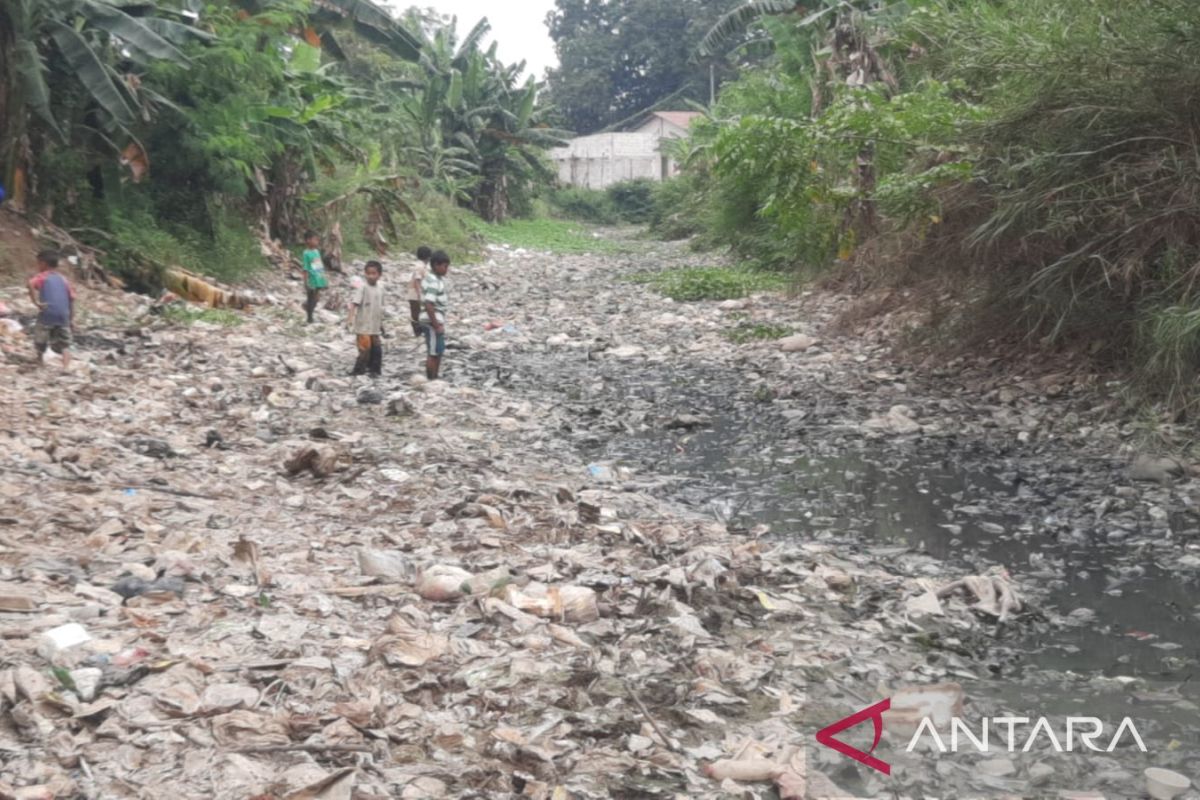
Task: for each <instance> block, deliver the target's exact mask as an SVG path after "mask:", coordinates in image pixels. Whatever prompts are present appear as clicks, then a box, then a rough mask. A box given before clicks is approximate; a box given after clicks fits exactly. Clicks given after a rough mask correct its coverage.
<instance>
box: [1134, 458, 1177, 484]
mask: <svg viewBox="0 0 1200 800" xmlns="http://www.w3.org/2000/svg"><path fill="white" fill-rule="evenodd" d="M1183 472H1184V469H1183V465H1182V464H1180V463H1179V462H1178V461H1176V460H1175V459H1173V458H1160V457H1157V456H1149V455H1141V456H1138V457H1137V458H1136V459H1134V461H1133V463H1132V464H1130V465H1129V478H1130V480H1134V481H1154V482H1157V483H1169V482H1170V481H1172V480H1174V479H1175V478H1180V477H1182V476H1183Z"/></svg>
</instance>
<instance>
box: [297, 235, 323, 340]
mask: <svg viewBox="0 0 1200 800" xmlns="http://www.w3.org/2000/svg"><path fill="white" fill-rule="evenodd" d="M303 259H304V289H305V301H304V312H305V314H306V315H307V316H308V324H309V325H311V324H312V322H313V312H315V311H316V310H317V306H318V305H319V304H320V302H321V292H323V291H324V290H325V289H327V288H328V287H329V279H328V278H327V277H325V262H324V260H323V259H322V258H321V237H320V236H317V234H316V233H314V232H313V231H307V232H305V234H304V255H303Z"/></svg>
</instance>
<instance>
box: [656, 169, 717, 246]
mask: <svg viewBox="0 0 1200 800" xmlns="http://www.w3.org/2000/svg"><path fill="white" fill-rule="evenodd" d="M706 190H707V187H706V185H705V181H704V179H703V178H702V177H701V176H699V175H695V174H685V175H681V176H679V177H676V178H671V179H670V180H667V181H663V182H662V183H660V184H659V185H658V187H657V188H656V189H655V190H654V206H653V209H652V212H651V215H650V232H651V233H653V234H654V235H655V236H657V237H658V238H660V239H664V240H666V241H669V242H672V241H677V240H679V239H689V238H691V237H692V236H695V235H697V234H699V233H701V232H702V231H704V230H705V227H706V226H705V218H706V216H707V212H708V208H707V201H708V195H707V193H706Z"/></svg>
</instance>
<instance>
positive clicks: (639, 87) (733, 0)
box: [547, 0, 739, 134]
mask: <svg viewBox="0 0 1200 800" xmlns="http://www.w3.org/2000/svg"><path fill="white" fill-rule="evenodd" d="M738 3H739V0H556V2H555V9H554V11H552V12H551V13H550V16H549V19H548V20H547V22H548V24H549V26H550V35H551V37H553V39H554V42H555V46H556V49H557V51H558V58H559V62H560V63H559V67H558V68H556V69H553V70H551V71H550V74H549V90H550V94H551V96H552V99H553V102H554V104H555V106H556V107H557V108H558V109H559V111H560V112H561V114H562V115H563V117H564V119H565V120H566V126H567V127H568V128H570V129H571V130H573V131H576V132H578V133H580V134H588V133H595V132H596V131H599V130H601V129H604V128H608V127H611V126H614V125H617V124H618V123H620V122H623V121H627V120H628V119H629V118H631V117H634V116H635V115H637V114H639V113H641V112H644V111H647V110H654V109H656V108H662V107H672V108H677V107H681V106H682V105H684V104H686V103H687V102H688V101H689V100H690V101H695V102H704V103H707V102H708V101H709V93H710V91H711V88H712V84H713V83H714V82H716V83H720V82H723V81H725V80H726V79H728V78H732V77H733V76H734V75H735V74H736V73H735V71H734V67H735V66H736V63H737V54H733V53H724V52H722V53H714V54H712V55H701V54H700V53H699V51H698V48H699V46H700V43H701V42H702V41H703V40H704V36H705V34H706V33H707V32H708V30H709V29H710V28H711V27H712V26H713V25H715V24H716V23H717V22H718V21H719V20H720V19H721V17H722V15H723V14H724V13H725V12H726V11H729V10H730V9H732V8H734V7H735V6H737V5H738Z"/></svg>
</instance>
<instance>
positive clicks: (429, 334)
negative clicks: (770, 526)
mask: <svg viewBox="0 0 1200 800" xmlns="http://www.w3.org/2000/svg"><path fill="white" fill-rule="evenodd" d="M449 271H450V256H448V255H446V254H445V253H444V252H443V251H441V250H438V251H437V252H436V253H434V254H433V255H432V256H430V257H429V274H428V275H426V276H425V280H424V281H422V282H421V299H422V301H423V302H424V303H425V313H426V315H427V316H428V317H429V321H428V322H427V323H425V325H424V332H425V344H426V348H427V350H428V358H427V359H426V361H425V377H426V378H428V379H429V380H431V381H436V380H437V379H438V377H439V373H440V372H441V369H442V356H443V355H445V353H446V311H447V309H448V308H449V305H450V293H449V291H448V290H447V288H446V273H447V272H449Z"/></svg>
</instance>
